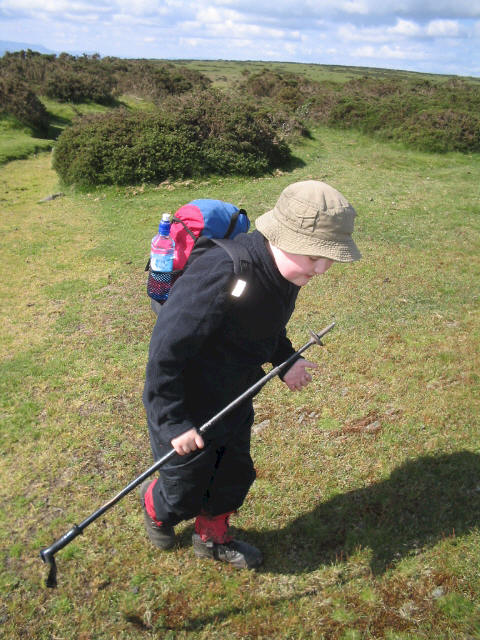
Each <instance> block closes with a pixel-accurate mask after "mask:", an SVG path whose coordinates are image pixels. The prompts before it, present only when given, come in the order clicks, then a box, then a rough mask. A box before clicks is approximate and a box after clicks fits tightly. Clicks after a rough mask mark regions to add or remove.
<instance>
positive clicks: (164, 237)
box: [150, 213, 175, 302]
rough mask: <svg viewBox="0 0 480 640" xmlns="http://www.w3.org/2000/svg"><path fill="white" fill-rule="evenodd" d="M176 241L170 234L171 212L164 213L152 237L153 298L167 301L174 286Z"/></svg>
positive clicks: (151, 270) (151, 269)
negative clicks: (155, 233)
mask: <svg viewBox="0 0 480 640" xmlns="http://www.w3.org/2000/svg"><path fill="white" fill-rule="evenodd" d="M174 253H175V243H174V242H173V239H172V237H171V236H170V214H168V213H164V214H163V215H162V220H161V222H160V224H159V225H158V233H157V235H156V236H154V238H152V246H151V251H150V272H151V276H152V278H153V280H154V282H152V284H153V287H152V288H153V291H152V293H153V295H152V294H150V295H151V297H152V298H154V299H155V300H158V301H159V302H165V300H166V299H167V298H168V294H169V293H170V288H171V286H172V271H173V257H174Z"/></svg>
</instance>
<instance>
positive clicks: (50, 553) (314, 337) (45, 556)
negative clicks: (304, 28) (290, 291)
mask: <svg viewBox="0 0 480 640" xmlns="http://www.w3.org/2000/svg"><path fill="white" fill-rule="evenodd" d="M334 326H335V322H332V324H330V325H328V327H325V329H322V331H320V333H315V332H314V331H310V335H311V338H310V340H309V341H308V342H307V343H305V344H304V345H303V347H301V348H300V349H299V350H298V351H296V352H295V353H294V354H293V355H292V356H290V358H288V359H287V360H285V362H282V364H279V365H278V366H277V367H275V368H274V369H272V370H271V371H269V372H268V373H267V374H266V375H265V376H263V378H261V379H260V380H258V382H256V383H255V384H254V385H252V386H251V387H250V388H249V389H247V390H246V391H244V392H243V393H242V394H241V395H240V396H238V398H235V400H232V402H230V404H228V405H227V406H226V407H224V408H223V409H222V410H221V411H220V412H219V413H217V414H216V415H214V416H213V418H210V420H208V422H205V423H204V424H203V425H202V426H201V427H200V428H199V429H198V431H199V433H201V434H204V433H205V432H206V431H208V429H210V427H212V426H213V425H214V424H215V423H216V422H218V421H219V420H220V419H221V418H223V416H225V415H226V414H227V413H229V412H230V411H231V410H232V409H234V408H235V407H237V406H238V405H239V404H240V403H241V402H243V400H246V399H247V398H249V397H250V396H252V395H253V394H254V393H255V392H256V391H258V390H260V389H261V388H262V387H263V385H264V384H266V383H267V382H268V381H269V380H271V379H272V378H274V377H275V376H276V375H278V374H279V373H280V372H281V371H282V370H283V369H286V368H287V367H288V366H289V365H291V364H293V363H294V361H295V360H297V359H298V357H299V356H300V355H301V354H302V353H303V352H304V351H306V350H307V349H308V348H309V347H311V346H312V345H314V344H318V345H320V346H323V342H322V340H321V338H323V336H324V335H325V334H326V333H328V332H329V331H330V330H331V329H333V327H334ZM175 453H176V452H175V449H171V450H170V451H169V452H168V453H166V454H165V455H164V456H162V457H161V458H160V459H159V460H157V461H156V462H155V463H154V464H152V466H151V467H150V468H149V469H147V470H146V471H144V472H143V473H142V474H141V475H139V476H138V478H135V480H132V482H130V484H128V485H127V486H126V487H125V488H124V489H122V490H121V491H120V493H117V495H116V496H114V497H113V498H112V499H111V500H109V501H108V502H106V503H105V504H104V505H103V506H102V507H100V508H99V509H97V511H95V512H94V513H92V514H91V515H90V516H89V517H88V518H86V519H85V520H84V521H83V522H81V523H80V524H78V525H77V524H76V525H74V526H73V527H72V528H71V529H70V531H67V533H64V534H63V536H62V537H61V538H59V539H58V540H57V541H56V542H54V543H53V544H52V545H51V546H50V547H48V548H47V549H42V550H41V551H40V557H41V558H42V560H43V561H44V562H46V563H47V564H49V565H50V571H49V573H48V578H47V580H46V585H47V587H56V586H57V566H56V564H55V554H56V553H57V551H60V549H63V547H66V546H67V544H69V543H70V542H71V541H72V540H74V539H75V538H76V537H77V536H78V535H80V534H81V533H82V532H83V530H84V529H85V528H86V527H88V525H89V524H91V523H92V522H93V521H94V520H96V519H97V518H99V517H100V516H101V515H103V514H104V513H105V511H108V509H110V508H111V507H113V505H114V504H116V503H117V502H118V501H119V500H121V499H122V498H123V497H124V496H126V495H127V493H130V491H132V489H135V487H137V486H138V485H139V484H141V483H142V482H143V481H144V480H145V479H146V478H148V477H149V476H151V475H152V473H154V472H155V471H157V469H159V468H160V467H161V466H162V465H164V464H165V462H167V461H168V460H170V458H172V457H173V456H174V455H175Z"/></svg>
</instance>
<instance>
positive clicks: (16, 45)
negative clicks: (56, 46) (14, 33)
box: [0, 40, 56, 56]
mask: <svg viewBox="0 0 480 640" xmlns="http://www.w3.org/2000/svg"><path fill="white" fill-rule="evenodd" d="M27 49H31V50H32V51H38V52H39V53H56V51H52V50H51V49H47V48H46V47H44V46H43V45H41V44H29V43H27V42H11V41H9V40H0V56H3V55H4V54H5V53H6V52H7V51H9V52H10V53H13V52H14V51H22V50H23V51H26V50H27Z"/></svg>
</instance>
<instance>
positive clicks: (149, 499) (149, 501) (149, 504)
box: [145, 478, 162, 527]
mask: <svg viewBox="0 0 480 640" xmlns="http://www.w3.org/2000/svg"><path fill="white" fill-rule="evenodd" d="M157 480H158V478H155V480H153V481H152V482H151V483H150V485H149V487H148V489H147V491H146V493H145V509H146V511H147V513H148V515H149V516H150V518H151V519H152V520H153V521H154V522H155V524H157V525H158V526H159V527H161V526H162V522H160V520H157V514H156V513H155V506H154V504H153V494H152V491H153V487H154V486H155V485H156V484H157Z"/></svg>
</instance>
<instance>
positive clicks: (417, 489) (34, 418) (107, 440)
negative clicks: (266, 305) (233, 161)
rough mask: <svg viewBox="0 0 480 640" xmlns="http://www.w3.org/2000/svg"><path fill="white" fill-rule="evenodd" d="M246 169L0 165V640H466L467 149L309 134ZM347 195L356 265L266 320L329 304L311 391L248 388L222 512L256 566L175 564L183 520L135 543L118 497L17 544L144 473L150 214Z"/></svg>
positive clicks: (134, 520) (476, 486)
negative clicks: (158, 540)
mask: <svg viewBox="0 0 480 640" xmlns="http://www.w3.org/2000/svg"><path fill="white" fill-rule="evenodd" d="M295 153H296V155H297V156H298V157H299V158H300V159H302V160H303V162H304V165H303V166H302V167H301V168H297V169H295V170H294V171H292V172H291V173H281V172H278V173H277V174H275V175H273V176H267V177H265V178H259V179H253V180H252V179H246V178H245V179H244V178H228V179H219V178H212V179H210V180H204V181H198V182H192V181H186V182H178V183H166V184H162V185H158V186H157V187H153V186H152V187H137V188H133V187H129V188H109V189H104V190H97V191H92V192H91V193H77V194H75V193H71V192H68V191H67V192H66V195H65V196H64V197H61V198H57V199H55V200H51V201H48V202H41V203H40V202H39V201H40V200H41V199H43V198H44V197H45V196H47V195H49V194H51V193H54V192H58V191H60V187H59V185H58V184H57V178H56V176H55V174H54V173H53V172H52V170H51V168H50V155H49V154H41V155H40V156H38V157H37V158H30V159H27V160H20V161H16V162H10V163H8V164H6V165H5V166H3V167H1V168H0V180H1V184H2V194H3V195H2V196H1V198H2V207H1V208H2V216H1V226H2V228H1V244H2V249H1V255H2V260H1V270H2V271H1V285H0V292H1V299H2V305H1V320H2V323H1V326H2V340H1V347H0V348H1V356H2V364H1V367H2V370H1V374H0V385H1V403H2V404H1V414H0V416H1V439H2V443H1V445H2V446H1V451H2V467H1V485H0V486H1V488H0V492H1V493H0V509H1V520H0V522H1V524H0V545H1V552H2V561H3V571H2V573H1V576H0V589H1V593H2V598H1V603H0V637H2V638H6V639H16V638H22V639H24V638H28V639H30V638H31V639H35V640H47V639H49V640H50V639H58V640H60V639H62V640H63V639H65V640H72V639H75V640H77V639H78V640H87V639H88V640H94V639H95V640H100V639H105V640H106V639H111V638H115V639H132V640H133V639H135V640H137V639H139V638H145V639H147V638H171V639H173V638H175V639H177V638H180V639H182V638H198V639H209V640H210V639H215V638H219V639H224V638H269V639H270V638H272V639H273V638H292V639H298V638H315V639H322V638H325V639H326V640H330V639H334V640H337V639H338V640H357V639H376V638H385V639H388V640H394V639H395V640H406V639H407V638H415V639H418V638H421V639H435V640H437V639H445V640H446V639H449V640H458V639H463V640H467V639H468V640H471V639H473V638H480V606H479V602H480V551H479V549H480V544H479V543H480V531H479V525H480V435H479V429H478V427H479V417H478V416H479V409H480V407H479V405H480V401H479V398H480V393H479V392H480V388H479V387H480V383H479V375H480V374H479V364H480V363H479V338H480V335H479V332H480V318H479V306H480V298H479V295H480V291H479V282H480V251H479V249H480V206H479V187H478V176H479V170H480V157H479V156H478V155H476V156H466V155H460V154H446V155H442V156H436V155H428V154H422V153H418V152H413V151H405V150H404V149H402V148H400V147H394V146H392V145H386V144H380V143H378V142H375V141H372V139H369V138H366V137H363V136H360V135H358V134H356V133H352V132H332V131H328V130H326V129H318V130H316V131H314V136H313V137H312V139H311V140H308V141H306V142H305V143H304V144H303V146H301V147H298V148H296V149H295ZM310 177H312V178H315V179H320V180H324V181H326V182H329V183H330V184H332V185H333V186H335V187H336V188H338V189H339V190H340V191H342V192H343V193H344V194H345V195H346V196H347V197H348V198H349V199H350V200H351V201H352V203H353V204H354V205H355V207H356V209H357V211H358V213H359V217H358V224H357V233H356V238H357V242H358V244H359V246H360V248H361V250H362V252H363V254H364V259H363V260H362V261H361V262H360V263H356V264H355V265H345V266H338V265H336V266H334V267H333V268H332V269H331V270H330V271H329V273H328V274H327V275H326V276H325V277H322V278H319V279H318V281H317V282H311V283H309V285H307V287H305V288H304V289H303V290H302V292H301V295H300V298H299V303H298V306H297V310H296V313H295V315H294V317H293V319H292V321H291V324H290V327H289V331H290V335H291V337H292V340H293V342H294V343H295V345H296V346H301V345H302V344H303V343H304V342H306V340H307V339H308V328H309V327H312V328H313V329H317V330H318V329H321V328H322V327H323V326H325V325H327V324H329V323H330V321H331V317H332V315H335V317H336V320H337V327H336V328H335V329H334V331H333V332H331V333H330V334H329V335H328V337H327V338H326V339H325V342H326V346H325V348H323V349H321V350H320V349H317V350H314V349H313V348H312V350H311V351H310V352H309V356H310V357H311V358H312V359H315V360H316V361H317V362H318V363H319V364H320V368H319V370H318V372H317V373H316V374H315V379H314V382H313V383H312V385H310V387H309V388H308V389H306V390H305V391H303V392H301V393H290V392H288V390H287V389H286V387H285V386H284V385H282V383H281V382H280V381H278V380H276V381H273V382H271V383H270V384H269V386H268V387H267V388H265V389H264V390H263V391H262V392H261V394H260V395H259V396H258V397H257V399H256V413H257V424H258V425H261V427H262V428H261V429H260V430H259V433H258V434H257V435H256V436H255V437H254V440H253V456H254V460H255V465H256V468H257V473H258V479H257V482H256V483H255V484H254V486H253V488H252V490H251V492H250V494H249V496H248V499H247V501H246V503H245V505H244V507H243V508H242V509H241V511H240V512H239V513H238V515H237V516H236V517H235V518H234V520H233V524H234V527H235V529H236V531H237V532H238V535H239V536H241V537H243V538H244V539H246V540H249V541H250V542H252V543H254V544H257V545H259V546H260V547H261V548H262V549H263V551H264V555H265V564H264V567H263V568H262V569H261V570H259V571H258V572H256V573H250V572H247V571H240V572H238V571H236V570H234V569H232V568H231V567H227V566H223V565H217V564H215V563H209V562H208V561H202V560H199V559H196V558H195V557H194V556H193V554H192V550H191V548H190V546H189V539H190V536H191V533H192V522H188V523H185V524H183V525H181V526H180V527H179V528H178V530H179V536H180V542H179V544H178V546H177V547H176V548H175V549H174V550H173V551H171V552H166V553H161V552H158V551H157V550H156V549H155V548H153V547H152V546H150V544H149V542H148V540H147V539H146V535H145V533H144V530H143V522H142V513H141V508H140V504H139V501H138V498H137V496H136V495H133V494H132V495H129V496H127V497H126V498H125V499H124V500H123V501H122V502H121V503H120V504H118V505H117V506H116V507H115V508H114V509H112V510H111V511H110V512H108V514H106V515H105V516H103V517H102V518H101V519H99V520H98V521H96V522H95V523H93V524H92V525H91V526H90V527H89V528H87V530H86V531H85V533H84V535H82V536H79V537H78V538H77V539H76V540H75V541H74V542H72V543H71V544H70V545H68V546H67V547H66V548H65V549H63V550H62V551H60V552H59V553H58V555H57V564H58V570H59V587H58V589H57V590H51V589H47V588H45V585H44V580H45V577H46V567H45V565H43V564H42V562H41V560H40V558H39V551H40V549H42V548H43V547H46V546H49V545H50V544H51V543H52V542H53V541H54V540H56V539H57V538H58V537H60V536H61V535H62V534H63V533H64V532H66V531H67V530H68V529H70V528H71V526H72V525H73V524H74V523H78V522H80V521H81V520H83V519H84V518H85V517H87V516H88V515H89V514H90V513H91V512H92V511H94V510H95V509H96V508H98V507H99V506H100V505H101V504H103V503H104V502H106V501H107V500H108V499H110V498H111V497H112V496H113V495H114V494H116V493H117V491H118V490H119V489H120V488H122V487H123V486H125V485H126V484H127V483H129V482H130V481H131V480H132V479H133V478H135V477H136V476H137V475H139V474H140V473H141V472H142V471H143V470H144V469H146V468H147V467H148V466H149V465H150V464H151V458H150V450H149V444H148V437H147V431H146V425H145V418H144V412H143V407H142V403H141V390H142V386H143V377H144V368H145V364H146V354H147V348H148V342H149V337H150V332H151V329H152V326H153V321H154V316H153V314H152V313H151V311H150V309H149V304H148V299H147V297H146V294H145V274H144V271H143V268H144V265H145V262H146V258H147V254H148V246H149V241H150V238H151V236H152V235H153V233H154V232H155V228H156V224H157V222H158V219H159V217H160V214H161V213H162V212H164V211H174V210H175V209H176V208H177V207H178V206H180V205H181V204H184V203H185V202H188V201H189V200H191V199H194V198H197V197H214V198H222V199H226V200H229V201H232V202H235V203H237V204H240V205H242V206H243V207H245V208H246V209H247V210H248V212H249V214H250V216H251V217H252V219H255V217H256V216H257V215H259V214H261V213H262V212H264V211H265V210H267V208H270V207H271V206H272V205H273V204H274V202H275V201H276V199H277V197H278V195H279V193H280V191H281V190H282V189H283V187H284V186H286V185H287V184H289V183H291V182H294V181H297V180H301V179H306V178H310Z"/></svg>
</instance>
